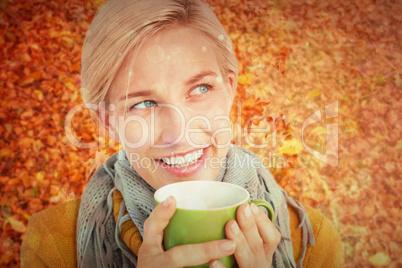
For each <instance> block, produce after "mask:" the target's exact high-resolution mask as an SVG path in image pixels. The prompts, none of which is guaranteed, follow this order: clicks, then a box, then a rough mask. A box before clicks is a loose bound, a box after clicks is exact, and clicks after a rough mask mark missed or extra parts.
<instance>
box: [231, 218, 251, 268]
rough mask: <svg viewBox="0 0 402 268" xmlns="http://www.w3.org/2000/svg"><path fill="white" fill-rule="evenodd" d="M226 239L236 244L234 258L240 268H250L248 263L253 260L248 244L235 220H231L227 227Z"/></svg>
mask: <svg viewBox="0 0 402 268" xmlns="http://www.w3.org/2000/svg"><path fill="white" fill-rule="evenodd" d="M225 232H226V237H227V238H229V239H230V240H233V241H234V242H235V243H236V251H235V252H234V256H235V258H236V261H237V263H238V265H239V267H248V266H249V265H247V264H248V262H249V261H250V260H251V259H252V258H253V252H251V249H250V247H249V246H248V242H247V240H246V238H245V237H244V235H243V233H242V232H241V230H240V227H239V225H238V224H237V223H236V221H235V220H230V221H229V222H228V223H227V224H226V226H225Z"/></svg>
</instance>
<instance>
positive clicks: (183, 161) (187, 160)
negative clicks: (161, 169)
mask: <svg viewBox="0 0 402 268" xmlns="http://www.w3.org/2000/svg"><path fill="white" fill-rule="evenodd" d="M203 151H204V150H203V149H200V150H198V151H195V152H193V153H190V154H186V155H185V156H178V157H170V158H163V159H162V160H163V162H165V163H166V164H168V165H174V167H184V166H188V165H191V164H194V163H195V162H197V160H198V159H199V158H200V157H201V155H202V153H203Z"/></svg>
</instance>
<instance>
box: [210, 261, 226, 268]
mask: <svg viewBox="0 0 402 268" xmlns="http://www.w3.org/2000/svg"><path fill="white" fill-rule="evenodd" d="M212 267H213V268H224V267H225V266H223V265H222V264H221V263H220V262H219V261H214V263H213V264H212Z"/></svg>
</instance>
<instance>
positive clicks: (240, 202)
mask: <svg viewBox="0 0 402 268" xmlns="http://www.w3.org/2000/svg"><path fill="white" fill-rule="evenodd" d="M191 183H201V184H209V183H212V184H221V185H222V184H225V185H229V187H235V188H238V189H239V190H241V191H242V192H244V193H246V197H245V198H244V199H242V200H241V201H239V202H237V203H235V204H233V205H228V206H223V207H218V208H211V209H189V208H181V207H178V206H177V204H176V209H180V210H187V211H218V210H223V209H228V208H233V207H237V206H240V205H241V204H244V203H247V202H248V201H249V200H250V193H249V192H248V191H247V190H246V189H244V188H243V187H241V186H239V185H236V184H233V183H230V182H223V181H208V180H197V181H179V182H174V183H170V184H167V185H164V186H162V187H160V188H159V189H158V190H156V191H155V193H154V200H155V201H156V202H157V203H158V204H159V203H162V202H163V201H164V200H157V194H158V192H159V191H160V190H161V189H163V188H165V189H166V188H167V187H169V186H171V187H174V185H176V184H191ZM160 192H162V191H160ZM160 192H159V193H160ZM168 196H172V195H168Z"/></svg>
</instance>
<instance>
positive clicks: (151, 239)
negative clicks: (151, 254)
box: [142, 196, 176, 251]
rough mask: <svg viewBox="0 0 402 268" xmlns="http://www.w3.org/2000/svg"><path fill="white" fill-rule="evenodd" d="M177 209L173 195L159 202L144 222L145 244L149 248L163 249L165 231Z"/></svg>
mask: <svg viewBox="0 0 402 268" xmlns="http://www.w3.org/2000/svg"><path fill="white" fill-rule="evenodd" d="M175 211H176V199H175V198H174V197H173V196H170V197H168V198H167V199H166V200H165V201H163V202H162V203H160V204H158V205H157V206H156V207H155V208H154V210H153V211H152V213H151V215H149V217H148V218H147V219H146V220H145V222H144V237H143V241H144V242H143V245H142V246H144V247H146V248H147V250H151V248H155V249H158V250H161V251H163V247H162V241H163V231H164V229H165V228H166V226H167V225H168V223H169V220H170V218H172V216H173V214H174V213H175Z"/></svg>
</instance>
